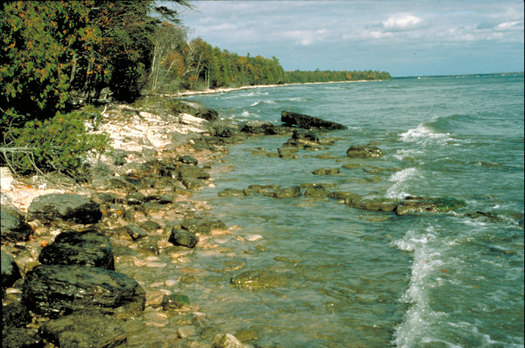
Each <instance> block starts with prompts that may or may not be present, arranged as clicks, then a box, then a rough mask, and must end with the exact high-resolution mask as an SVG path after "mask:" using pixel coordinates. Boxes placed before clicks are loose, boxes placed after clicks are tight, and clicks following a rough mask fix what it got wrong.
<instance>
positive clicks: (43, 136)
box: [2, 107, 108, 177]
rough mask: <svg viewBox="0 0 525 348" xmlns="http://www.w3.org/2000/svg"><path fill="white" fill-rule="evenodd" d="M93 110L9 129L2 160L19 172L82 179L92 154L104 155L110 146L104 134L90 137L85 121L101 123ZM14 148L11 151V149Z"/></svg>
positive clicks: (89, 108) (31, 122) (88, 109)
mask: <svg viewBox="0 0 525 348" xmlns="http://www.w3.org/2000/svg"><path fill="white" fill-rule="evenodd" d="M99 117H100V114H99V113H98V112H97V111H96V109H95V108H94V107H87V108H85V109H83V110H81V111H74V112H71V113H67V114H62V113H60V112H57V113H56V114H55V116H54V117H53V118H51V119H48V120H44V121H39V120H37V121H30V122H27V123H26V124H25V126H24V127H22V128H10V129H8V130H7V133H6V134H7V137H6V138H7V139H11V140H12V141H11V143H10V144H9V146H8V147H7V148H6V149H7V151H5V152H4V157H3V158H2V161H4V162H7V164H8V165H10V166H11V167H12V168H13V169H14V170H15V171H16V172H17V173H19V174H22V175H28V174H32V173H34V172H36V171H39V170H40V171H42V172H50V171H58V172H62V173H65V174H67V175H70V176H72V177H79V176H80V175H81V174H82V164H83V162H84V160H85V158H86V156H87V154H88V153H89V152H90V151H93V150H97V151H101V152H103V151H104V150H105V149H106V147H107V145H108V137H107V135H104V134H88V133H87V132H86V127H85V122H87V121H89V122H95V123H96V122H98V121H99ZM10 149H11V150H10Z"/></svg>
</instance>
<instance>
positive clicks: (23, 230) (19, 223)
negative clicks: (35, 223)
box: [1, 204, 33, 242]
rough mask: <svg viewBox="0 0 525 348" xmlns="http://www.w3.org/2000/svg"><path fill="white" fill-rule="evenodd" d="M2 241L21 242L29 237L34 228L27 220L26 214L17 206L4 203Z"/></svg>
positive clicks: (2, 210)
mask: <svg viewBox="0 0 525 348" xmlns="http://www.w3.org/2000/svg"><path fill="white" fill-rule="evenodd" d="M1 214H2V215H1V218H2V221H1V224H2V227H1V231H2V242H5V241H9V242H21V241H25V240H28V239H29V236H30V235H31V234H32V233H33V229H32V228H31V226H29V224H28V223H27V222H25V219H24V215H23V214H22V212H21V211H20V210H18V209H17V208H15V207H13V206H10V205H6V204H2V207H1Z"/></svg>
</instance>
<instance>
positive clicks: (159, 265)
mask: <svg viewBox="0 0 525 348" xmlns="http://www.w3.org/2000/svg"><path fill="white" fill-rule="evenodd" d="M167 265H168V264H167V263H163V262H148V263H147V264H146V267H150V268H163V267H166V266H167Z"/></svg>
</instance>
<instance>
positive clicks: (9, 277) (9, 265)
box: [2, 251, 22, 288]
mask: <svg viewBox="0 0 525 348" xmlns="http://www.w3.org/2000/svg"><path fill="white" fill-rule="evenodd" d="M20 278H22V275H21V274H20V269H19V268H18V265H17V264H16V262H15V259H14V257H13V256H11V255H9V254H6V253H4V252H3V251H2V287H3V288H8V287H10V286H12V285H13V284H14V283H15V282H16V281H17V280H18V279H20Z"/></svg>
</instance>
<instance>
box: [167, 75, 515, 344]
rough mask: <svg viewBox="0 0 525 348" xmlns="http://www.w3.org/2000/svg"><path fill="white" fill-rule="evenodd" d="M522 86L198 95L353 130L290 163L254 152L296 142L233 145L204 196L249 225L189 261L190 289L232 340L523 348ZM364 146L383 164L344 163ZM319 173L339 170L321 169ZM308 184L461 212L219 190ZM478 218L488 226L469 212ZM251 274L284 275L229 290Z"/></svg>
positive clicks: (225, 106) (257, 140)
mask: <svg viewBox="0 0 525 348" xmlns="http://www.w3.org/2000/svg"><path fill="white" fill-rule="evenodd" d="M523 82H524V81H523V74H514V75H513V74H510V75H481V76H457V77H456V76H452V77H429V78H423V79H421V80H418V79H415V78H414V79H411V78H406V79H393V80H391V81H381V82H367V83H335V84H316V85H293V86H286V87H276V88H264V89H254V90H248V91H246V90H244V91H242V90H241V91H237V92H229V93H223V94H216V95H203V96H194V97H192V98H191V99H194V100H199V101H201V102H203V103H204V104H205V105H207V106H209V107H212V108H215V109H217V110H218V111H219V112H220V114H221V116H222V117H223V118H227V119H233V120H235V121H238V122H242V121H245V120H252V119H258V120H263V121H271V122H274V123H276V124H279V123H280V112H281V111H282V110H289V111H295V112H300V113H305V114H308V115H312V116H318V117H321V118H324V119H327V120H331V121H335V122H340V123H343V124H344V125H346V126H347V127H348V129H347V130H341V131H334V132H330V133H323V134H322V137H336V138H338V140H337V141H336V143H335V145H332V146H326V147H324V148H323V149H321V150H320V151H316V152H311V151H300V152H299V159H295V160H293V159H282V158H276V157H266V156H256V155H252V153H251V151H252V150H253V149H256V148H263V149H265V150H267V151H268V152H276V151H277V148H279V147H280V146H281V145H282V144H283V143H284V142H286V140H287V137H281V136H264V137H253V138H250V139H249V140H248V141H246V142H245V143H243V144H240V145H236V146H233V147H232V148H231V149H230V153H229V155H227V156H226V157H225V158H224V162H223V163H222V164H220V165H216V166H214V167H213V170H212V177H213V183H214V185H215V187H214V188H206V189H205V190H204V191H203V192H201V193H199V194H198V197H197V198H199V199H203V200H206V201H208V202H209V203H210V205H212V206H213V215H214V216H215V217H217V218H220V219H222V220H223V221H224V222H225V223H226V224H227V225H228V226H239V227H240V228H239V229H234V233H233V234H228V235H224V236H223V237H220V238H219V239H218V240H216V242H217V243H218V244H219V246H220V247H219V248H218V249H216V250H214V249H209V250H203V251H198V252H195V253H192V255H191V259H192V261H191V262H192V266H194V267H195V270H194V271H193V276H194V280H195V281H192V282H185V283H181V284H180V287H182V288H184V290H185V291H187V292H188V293H189V294H191V297H192V298H195V299H196V302H198V303H199V306H200V308H201V310H202V311H204V312H205V313H208V314H209V315H210V316H211V317H212V318H213V320H214V321H215V322H216V323H217V324H218V325H219V326H220V327H221V328H222V329H223V330H224V331H228V332H232V333H235V332H237V331H238V330H240V329H243V328H253V329H255V330H256V331H257V332H258V333H259V337H260V339H259V343H260V344H261V345H263V346H282V347H341V346H360V347H378V346H399V347H422V346H425V347H492V346H494V347H521V346H523V345H524V336H523V329H524V322H523V318H524V311H523V307H524V306H523V294H524V291H523V289H524V285H523V281H524V276H523V260H524V258H523V250H524V249H523V247H524V243H523V241H524V238H523V209H524V199H523V194H524V181H523V179H524V176H523V175H524V174H523V173H524V172H523V152H524V151H523V147H524V142H523V139H524V134H523V121H524V111H523V94H524V93H523V86H524V84H523ZM368 143H372V144H373V145H375V146H378V147H379V148H381V149H382V150H383V156H382V157H381V158H379V159H350V158H348V157H346V149H347V148H348V147H350V146H351V145H356V144H368ZM319 154H327V155H330V156H328V158H327V159H323V158H318V157H315V156H317V155H319ZM345 164H353V165H354V167H353V168H343V167H342V166H343V165H345ZM357 165H359V166H357ZM323 167H334V168H340V173H339V174H338V175H335V176H325V175H323V176H320V175H313V174H312V171H313V170H315V169H318V168H323ZM304 183H326V184H331V185H333V187H332V188H331V190H333V191H351V192H354V193H358V194H361V195H374V196H381V197H389V198H404V197H406V196H408V195H414V196H431V197H450V198H456V199H461V200H464V201H466V206H465V207H464V208H461V209H460V210H458V211H455V212H451V213H442V214H426V215H419V216H403V217H398V216H396V215H395V214H393V213H382V212H370V211H364V210H356V209H353V208H350V207H348V206H345V205H343V204H338V203H337V202H335V201H334V200H328V199H327V200H321V201H314V200H312V199H308V198H305V197H299V198H290V199H281V200H279V199H275V198H271V197H264V196H258V195H253V196H247V197H228V198H220V197H218V196H217V194H218V192H220V191H222V190H224V189H226V188H245V187H247V186H249V185H251V184H279V185H281V186H282V187H287V186H293V185H300V184H304ZM303 191H304V190H303ZM476 211H482V212H485V213H491V214H493V215H492V217H493V218H492V219H488V218H486V217H485V218H484V217H475V216H472V217H468V216H466V215H465V214H466V213H473V212H476ZM520 219H521V222H520ZM168 269H169V268H166V272H167V270H168ZM246 270H259V271H269V272H271V273H272V274H274V275H276V276H282V277H283V278H282V279H285V280H286V281H285V282H283V283H281V284H279V286H275V287H269V288H263V289H255V290H248V289H238V288H234V287H232V286H231V284H230V278H231V277H232V276H235V275H237V274H239V273H241V272H244V271H246ZM159 272H161V271H160V270H159ZM157 276H159V277H162V275H160V274H157Z"/></svg>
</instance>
